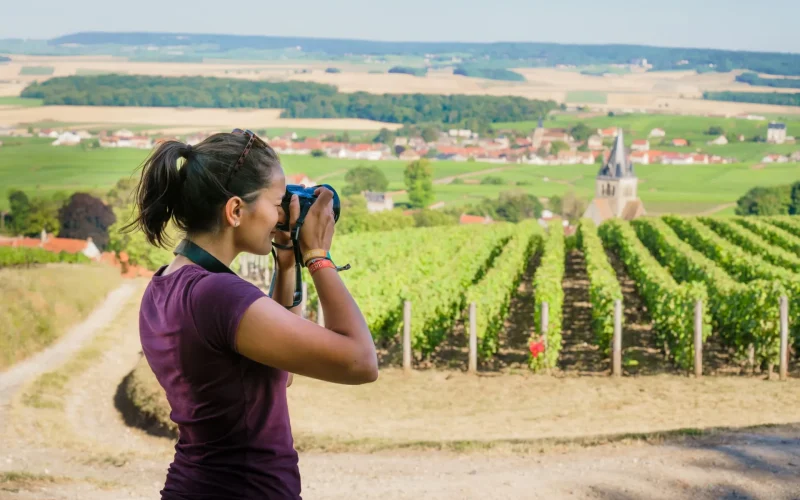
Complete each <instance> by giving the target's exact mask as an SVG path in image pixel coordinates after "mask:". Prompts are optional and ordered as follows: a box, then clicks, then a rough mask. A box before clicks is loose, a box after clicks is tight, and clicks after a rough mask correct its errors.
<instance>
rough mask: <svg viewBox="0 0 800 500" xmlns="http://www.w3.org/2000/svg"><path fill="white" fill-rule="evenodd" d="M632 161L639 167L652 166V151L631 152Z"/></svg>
mask: <svg viewBox="0 0 800 500" xmlns="http://www.w3.org/2000/svg"><path fill="white" fill-rule="evenodd" d="M631 161H633V162H635V163H638V164H639V165H649V164H650V151H633V152H631Z"/></svg>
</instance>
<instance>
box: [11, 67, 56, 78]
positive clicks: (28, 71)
mask: <svg viewBox="0 0 800 500" xmlns="http://www.w3.org/2000/svg"><path fill="white" fill-rule="evenodd" d="M53 72H55V68H54V67H52V66H23V67H22V68H20V70H19V74H20V75H21V76H22V75H28V76H31V75H35V76H50V75H52V74H53Z"/></svg>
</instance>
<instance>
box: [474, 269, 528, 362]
mask: <svg viewBox="0 0 800 500" xmlns="http://www.w3.org/2000/svg"><path fill="white" fill-rule="evenodd" d="M540 258H541V255H539V254H534V255H531V258H530V259H529V260H528V265H527V267H526V268H525V273H524V274H523V275H522V279H521V280H520V283H519V286H518V287H517V293H516V294H515V295H514V297H512V299H511V304H510V305H509V310H508V317H507V318H506V323H505V328H503V330H501V331H500V335H499V339H498V340H499V349H498V351H497V354H496V355H495V356H494V357H493V358H492V359H491V360H489V361H488V362H487V368H488V369H491V370H512V371H513V370H527V366H528V365H527V363H528V339H529V338H530V336H531V335H532V334H533V333H534V332H535V331H536V326H535V318H534V309H535V308H534V305H535V304H534V293H533V292H534V289H533V275H534V274H535V273H536V268H538V267H539V260H540Z"/></svg>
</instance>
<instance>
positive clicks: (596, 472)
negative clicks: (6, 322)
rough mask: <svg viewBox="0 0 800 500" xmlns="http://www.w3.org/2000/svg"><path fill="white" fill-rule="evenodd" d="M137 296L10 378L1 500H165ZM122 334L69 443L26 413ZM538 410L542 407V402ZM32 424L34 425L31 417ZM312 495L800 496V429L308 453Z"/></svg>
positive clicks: (81, 393)
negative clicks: (136, 387) (101, 341)
mask: <svg viewBox="0 0 800 500" xmlns="http://www.w3.org/2000/svg"><path fill="white" fill-rule="evenodd" d="M137 290H138V289H137V288H135V287H132V286H129V285H124V286H123V287H121V288H119V289H117V290H116V291H114V292H112V293H111V294H110V295H109V297H108V299H107V300H106V301H105V303H104V304H103V305H102V306H101V307H100V308H98V310H97V311H95V313H93V314H92V316H91V317H90V318H89V319H87V321H86V322H84V323H83V324H82V325H79V326H78V327H76V328H75V329H73V330H72V331H71V332H70V333H69V334H68V335H67V336H65V337H64V338H63V339H62V340H61V341H60V342H59V343H58V344H57V345H55V346H53V347H51V348H50V349H49V350H48V351H46V352H44V353H42V354H40V355H39V356H36V357H35V358H32V359H31V360H29V361H28V362H26V363H25V364H21V365H18V366H17V367H15V368H14V369H13V370H10V371H7V372H5V373H2V374H0V388H2V392H0V397H2V398H3V399H2V402H3V405H4V406H3V413H2V414H0V416H2V420H0V438H2V441H0V442H2V443H3V446H2V447H1V448H0V499H25V500H31V499H41V500H44V499H47V500H61V499H85V500H111V499H115V500H116V499H122V498H134V499H151V498H158V497H159V495H158V491H159V490H160V488H161V486H162V485H163V480H164V474H165V472H166V468H167V466H168V464H169V462H170V460H171V455H172V446H173V443H172V441H171V440H169V439H165V438H158V437H154V436H150V435H147V434H145V433H144V432H142V431H139V430H138V429H131V428H128V427H126V426H125V424H124V420H123V418H122V416H121V415H120V413H119V411H118V410H117V407H116V406H115V396H116V393H117V388H118V385H119V383H120V381H121V380H122V378H123V377H124V376H125V375H126V374H127V373H128V372H129V371H130V370H131V369H132V368H133V366H134V364H135V363H136V361H137V360H138V357H139V348H140V346H139V345H138V334H137V324H136V322H135V321H133V320H131V318H135V317H136V315H135V311H134V312H133V313H132V312H131V311H130V310H129V308H130V307H131V305H132V304H134V305H135V304H136V300H135V299H136V296H135V293H134V292H136V291H137ZM108 328H111V329H112V330H111V334H112V336H113V342H112V343H111V344H110V346H111V347H110V348H109V349H108V350H106V351H104V353H103V355H102V356H101V358H100V359H99V360H98V361H97V363H95V364H93V365H92V366H91V367H90V368H89V369H88V370H87V371H85V372H83V373H82V374H80V375H78V376H76V377H75V378H74V379H73V380H70V382H69V384H68V387H67V393H66V399H65V404H64V406H63V415H62V418H60V419H59V425H62V426H63V428H64V436H67V437H64V438H63V441H59V442H58V445H56V444H54V443H53V442H52V441H49V440H47V439H44V438H43V437H42V436H43V435H44V434H46V433H45V432H44V430H43V429H36V428H35V427H32V426H35V425H36V424H35V422H36V416H35V415H33V416H32V417H31V418H28V417H30V416H31V414H29V413H25V412H26V411H35V410H32V409H30V408H28V409H25V410H24V411H23V410H22V409H20V408H19V406H21V405H20V403H19V392H20V391H22V390H24V387H25V384H26V383H27V382H29V381H30V380H31V379H32V378H35V377H36V376H38V375H39V374H40V373H42V372H44V371H47V370H52V369H54V368H55V367H57V365H58V364H59V363H60V362H63V361H66V360H67V359H68V358H69V357H70V356H71V355H73V354H74V353H75V352H76V351H77V350H78V349H80V347H81V346H82V345H84V344H85V343H86V342H89V341H91V339H92V338H93V337H94V336H95V335H97V334H99V332H101V331H104V330H106V329H108ZM532 404H541V403H534V402H532ZM20 417H23V418H20ZM300 466H301V473H302V475H303V482H304V493H303V497H304V498H307V499H317V498H319V499H352V498H365V499H372V498H378V499H406V498H408V499H411V498H429V499H463V498H475V499H484V498H493V499H505V498H508V499H512V498H513V499H519V498H543V499H544V498H548V499H561V498H595V499H612V498H613V499H638V498H654V499H662V498H663V499H668V498H669V499H673V498H699V499H705V498H708V499H711V498H730V499H733V498H765V499H766V498H769V499H791V498H800V427H793V426H790V427H783V428H775V429H771V430H770V429H766V430H762V431H759V432H735V433H727V434H721V435H716V436H713V437H704V438H683V439H679V440H675V441H670V442H665V443H662V444H657V445H652V444H644V443H639V444H633V445H630V444H627V445H622V444H617V445H614V444H608V445H603V446H597V447H594V448H565V449H563V450H560V451H559V450H550V451H547V452H544V453H533V454H525V455H519V454H513V453H511V452H506V451H484V452H469V453H450V452H441V451H396V450H395V451H385V452H379V453H339V454H325V453H316V452H315V453H301V461H300Z"/></svg>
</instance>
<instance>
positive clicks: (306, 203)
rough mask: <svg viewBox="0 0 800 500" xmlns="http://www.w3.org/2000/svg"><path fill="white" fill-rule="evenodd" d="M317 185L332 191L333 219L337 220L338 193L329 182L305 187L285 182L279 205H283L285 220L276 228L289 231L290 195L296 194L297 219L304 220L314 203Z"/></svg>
mask: <svg viewBox="0 0 800 500" xmlns="http://www.w3.org/2000/svg"><path fill="white" fill-rule="evenodd" d="M319 187H324V188H328V189H330V190H331V192H332V193H333V221H334V223H336V221H338V220H339V213H340V211H341V203H340V201H339V194H338V193H337V192H336V190H335V189H333V187H332V186H331V185H330V184H320V185H319V186H311V187H306V188H304V187H303V186H301V185H299V184H287V185H286V193H284V195H283V199H282V200H281V207H283V212H284V213H285V214H286V219H287V220H286V222H283V223H281V224H278V226H277V227H278V229H280V230H281V231H289V220H288V219H289V204H290V203H291V202H292V195H295V194H296V195H297V199H298V201H299V202H300V215H299V216H298V218H297V219H298V220H299V221H304V220H305V218H306V215H307V214H308V209H309V208H311V205H312V204H314V201H315V200H316V199H317V196H316V195H315V194H314V191H316V190H317V188H319Z"/></svg>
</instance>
